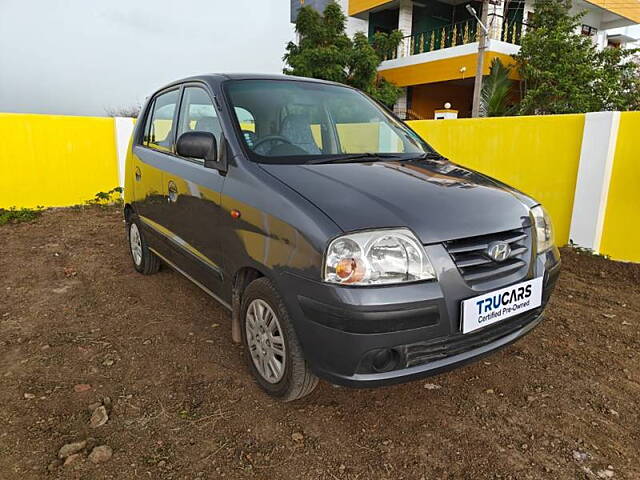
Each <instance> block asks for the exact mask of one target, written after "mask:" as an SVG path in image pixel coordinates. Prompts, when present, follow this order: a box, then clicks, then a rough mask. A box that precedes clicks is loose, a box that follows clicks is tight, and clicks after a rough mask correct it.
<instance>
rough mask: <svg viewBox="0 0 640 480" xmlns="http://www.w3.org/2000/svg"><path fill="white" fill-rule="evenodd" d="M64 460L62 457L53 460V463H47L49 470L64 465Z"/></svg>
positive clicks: (51, 470)
mask: <svg viewBox="0 0 640 480" xmlns="http://www.w3.org/2000/svg"><path fill="white" fill-rule="evenodd" d="M62 463H63V462H62V460H60V459H55V460H54V461H52V462H51V463H49V465H47V470H49V471H50V472H53V471H54V470H56V469H58V468H59V467H61V466H62Z"/></svg>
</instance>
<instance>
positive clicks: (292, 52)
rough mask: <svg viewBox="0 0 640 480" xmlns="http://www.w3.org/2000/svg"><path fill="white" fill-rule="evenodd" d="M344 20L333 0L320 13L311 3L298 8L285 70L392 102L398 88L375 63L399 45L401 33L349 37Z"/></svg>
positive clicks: (391, 103)
mask: <svg viewBox="0 0 640 480" xmlns="http://www.w3.org/2000/svg"><path fill="white" fill-rule="evenodd" d="M345 21H346V17H345V15H344V13H343V12H342V10H341V9H340V6H339V5H338V4H336V3H335V2H331V3H329V5H327V7H326V8H325V10H324V12H323V14H322V15H321V14H320V13H318V12H317V11H316V10H314V9H313V8H312V7H310V6H306V7H303V8H301V9H300V12H299V13H298V18H297V20H296V32H298V34H299V38H300V41H299V42H298V44H295V43H293V42H289V43H288V44H287V47H286V53H285V54H284V57H283V60H284V61H285V62H286V64H287V67H286V68H285V69H284V70H283V71H284V73H286V74H288V75H297V76H301V77H313V78H320V79H323V80H330V81H333V82H340V83H344V84H347V85H351V86H353V87H356V88H359V89H360V90H363V91H364V92H366V93H368V94H369V95H371V96H372V97H373V98H375V99H376V100H378V101H380V102H382V103H384V104H385V105H388V106H391V105H393V104H394V103H395V102H396V100H397V99H398V97H399V96H400V89H399V88H398V87H396V86H395V85H394V84H392V83H390V82H388V81H387V80H385V79H384V78H382V77H380V76H378V66H379V65H380V62H382V60H383V59H384V58H385V57H387V56H389V54H390V53H392V52H393V51H395V50H396V49H397V48H398V45H399V44H400V41H401V40H402V34H401V33H400V32H399V31H395V32H392V33H390V34H386V33H376V34H375V35H374V36H373V38H372V39H371V41H369V39H368V38H367V36H366V35H365V34H364V33H362V32H358V33H356V34H355V35H354V37H353V39H350V38H349V37H348V35H347V34H346V33H345Z"/></svg>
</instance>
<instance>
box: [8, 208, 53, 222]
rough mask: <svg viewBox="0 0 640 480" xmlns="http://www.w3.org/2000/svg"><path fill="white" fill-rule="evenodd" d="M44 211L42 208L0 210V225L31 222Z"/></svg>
mask: <svg viewBox="0 0 640 480" xmlns="http://www.w3.org/2000/svg"><path fill="white" fill-rule="evenodd" d="M43 211H44V207H42V206H37V207H36V208H35V209H34V208H20V209H18V208H16V207H11V208H8V209H4V208H0V225H6V224H8V223H22V222H32V221H34V220H35V219H36V218H38V217H39V216H40V215H42V212H43Z"/></svg>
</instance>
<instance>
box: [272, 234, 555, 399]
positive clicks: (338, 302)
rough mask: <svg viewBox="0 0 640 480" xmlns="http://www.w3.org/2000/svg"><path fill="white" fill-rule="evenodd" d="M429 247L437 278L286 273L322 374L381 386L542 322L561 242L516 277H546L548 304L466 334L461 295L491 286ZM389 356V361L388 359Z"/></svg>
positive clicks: (487, 348)
mask: <svg viewBox="0 0 640 480" xmlns="http://www.w3.org/2000/svg"><path fill="white" fill-rule="evenodd" d="M427 248H428V252H427V253H428V255H429V257H430V259H431V261H432V263H433V265H434V267H435V269H436V271H437V272H438V281H437V282H435V281H434V282H423V283H415V284H406V285H395V286H384V287H365V288H358V287H351V288H350V287H341V286H333V285H328V284H325V283H321V282H316V281H312V280H308V279H304V278H302V277H299V276H296V275H292V274H283V275H282V277H281V279H280V280H281V283H282V285H281V287H282V288H281V290H280V291H281V292H282V293H283V296H284V300H285V303H286V304H287V307H288V309H289V312H290V314H291V315H290V316H291V318H292V319H293V321H294V327H295V329H296V333H297V335H298V338H299V339H300V343H301V345H302V348H303V351H304V354H305V358H306V360H307V362H308V363H309V366H310V367H311V369H312V370H313V371H314V372H315V373H316V374H317V375H318V376H319V377H321V378H324V379H326V380H328V381H330V382H332V383H335V384H338V385H345V386H351V387H376V386H382V385H390V384H394V383H402V382H407V381H411V380H415V379H418V378H423V377H427V376H430V375H435V374H438V373H441V372H444V371H447V370H451V369H453V368H456V367H458V366H461V365H464V364H466V363H469V362H472V361H474V360H477V359H479V358H482V357H483V356H485V355H488V354H490V353H491V352H493V351H495V350H498V349H500V348H503V347H505V346H507V345H509V344H511V343H513V342H514V341H516V340H517V339H519V338H521V337H523V336H524V335H526V334H527V333H528V332H530V331H531V330H532V329H533V328H534V327H535V326H536V325H538V324H539V323H540V322H541V321H542V318H543V311H544V308H545V306H546V304H547V302H548V300H549V297H550V295H551V292H552V291H553V289H554V287H555V283H556V280H557V278H558V275H559V270H560V256H559V253H558V250H557V249H555V248H554V249H552V250H550V251H548V252H546V253H544V254H541V255H538V256H537V257H536V258H535V259H534V260H533V261H532V262H531V264H530V267H529V271H528V272H527V274H526V277H525V278H521V279H518V280H517V281H513V282H510V283H509V284H513V283H517V282H520V281H525V280H527V279H531V278H535V277H540V276H543V277H544V284H543V298H542V306H541V307H540V308H538V309H535V310H531V311H529V312H525V313H523V314H522V315H518V316H515V317H512V318H509V319H506V320H504V321H502V322H498V323H495V324H493V325H489V326H487V327H485V328H482V329H480V330H478V331H475V332H472V333H469V334H466V335H463V334H462V332H461V325H460V302H461V301H462V300H463V299H466V298H470V297H473V296H477V295H480V294H482V293H485V292H483V291H477V290H474V289H473V288H472V287H470V286H469V285H467V284H466V283H465V281H464V279H463V278H462V277H461V275H460V273H459V272H458V270H457V268H456V266H455V264H453V262H452V260H451V257H450V256H449V254H448V253H447V251H446V250H445V249H444V248H443V247H442V246H438V245H434V246H430V247H427ZM504 286H506V285H504ZM385 355H386V357H387V359H388V360H389V362H387V363H384V362H383V363H382V364H381V362H380V358H384V356H385Z"/></svg>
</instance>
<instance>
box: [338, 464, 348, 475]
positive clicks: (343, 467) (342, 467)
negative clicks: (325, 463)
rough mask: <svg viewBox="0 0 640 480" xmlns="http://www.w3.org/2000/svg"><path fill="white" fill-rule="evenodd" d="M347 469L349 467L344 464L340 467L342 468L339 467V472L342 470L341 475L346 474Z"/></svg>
mask: <svg viewBox="0 0 640 480" xmlns="http://www.w3.org/2000/svg"><path fill="white" fill-rule="evenodd" d="M346 469H347V467H346V466H345V465H344V464H342V465H340V466H339V467H338V470H340V473H344V471H345V470H346Z"/></svg>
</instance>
